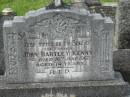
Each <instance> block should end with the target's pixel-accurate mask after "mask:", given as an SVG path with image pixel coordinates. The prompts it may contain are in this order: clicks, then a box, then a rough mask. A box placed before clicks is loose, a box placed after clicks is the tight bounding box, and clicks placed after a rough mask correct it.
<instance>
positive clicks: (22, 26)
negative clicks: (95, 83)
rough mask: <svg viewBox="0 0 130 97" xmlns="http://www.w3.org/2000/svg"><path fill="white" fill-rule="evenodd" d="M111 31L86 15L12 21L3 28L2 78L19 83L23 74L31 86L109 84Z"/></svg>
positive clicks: (56, 13) (105, 22)
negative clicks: (85, 82)
mask: <svg viewBox="0 0 130 97" xmlns="http://www.w3.org/2000/svg"><path fill="white" fill-rule="evenodd" d="M93 17H94V18H93ZM83 20H84V21H83ZM91 25H93V26H91ZM112 27H113V23H112V21H111V20H110V18H103V17H102V16H101V15H100V14H94V15H91V14H90V13H89V12H88V11H87V10H81V12H80V13H78V11H75V10H74V11H73V10H49V11H43V12H41V13H40V14H39V13H38V12H36V13H33V12H32V13H28V15H26V16H25V17H15V18H14V20H13V21H7V22H5V24H4V41H5V50H6V53H5V55H6V60H5V62H6V68H7V70H6V71H7V76H8V77H9V78H10V80H11V79H12V77H15V78H17V79H18V81H20V79H24V78H22V76H23V77H24V73H21V72H25V70H26V69H27V73H28V74H29V77H27V78H29V79H28V80H30V81H32V82H39V81H40V82H41V81H42V82H46V81H72V80H73V81H81V80H107V79H113V78H114V71H113V66H112V44H111V43H112V32H113V28H112ZM17 33H18V35H17ZM26 67H28V68H26ZM22 69H23V70H22ZM20 75H21V76H20Z"/></svg>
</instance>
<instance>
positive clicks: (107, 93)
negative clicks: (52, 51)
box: [0, 81, 130, 97]
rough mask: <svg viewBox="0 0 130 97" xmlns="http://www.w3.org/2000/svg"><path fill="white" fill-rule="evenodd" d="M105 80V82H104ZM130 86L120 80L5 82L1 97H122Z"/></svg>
mask: <svg viewBox="0 0 130 97" xmlns="http://www.w3.org/2000/svg"><path fill="white" fill-rule="evenodd" d="M106 82H107V83H106ZM129 91H130V88H129V86H128V84H127V83H124V82H122V81H88V82H83V81H82V82H64V83H63V82H62V83H61V82H58V83H44V84H43V83H42V84H41V83H35V84H29V83H28V84H25V83H24V84H8V85H7V84H6V85H5V86H4V85H3V87H2V86H1V89H0V96H1V97H124V96H127V95H130V93H129Z"/></svg>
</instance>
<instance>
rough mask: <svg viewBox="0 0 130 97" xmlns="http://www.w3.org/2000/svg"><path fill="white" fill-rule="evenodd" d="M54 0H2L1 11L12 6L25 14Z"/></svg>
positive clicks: (69, 1) (19, 13) (109, 0)
mask: <svg viewBox="0 0 130 97" xmlns="http://www.w3.org/2000/svg"><path fill="white" fill-rule="evenodd" d="M64 1H65V2H66V3H67V4H69V3H71V0H64ZM117 1H118V0H101V2H103V3H104V2H117ZM51 2H52V0H0V12H1V11H2V10H3V9H4V8H6V7H10V8H12V9H13V10H14V11H15V12H16V13H17V15H24V14H25V13H26V12H28V11H29V10H32V9H34V10H35V9H38V8H41V7H43V6H47V5H48V4H50V3H51Z"/></svg>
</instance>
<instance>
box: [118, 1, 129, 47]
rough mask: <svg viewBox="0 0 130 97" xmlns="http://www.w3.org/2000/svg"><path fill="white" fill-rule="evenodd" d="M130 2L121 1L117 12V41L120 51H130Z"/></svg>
mask: <svg viewBox="0 0 130 97" xmlns="http://www.w3.org/2000/svg"><path fill="white" fill-rule="evenodd" d="M129 27H130V0H120V1H119V6H118V10H117V27H116V36H117V37H118V38H117V39H116V41H117V44H118V48H119V49H130V28H129Z"/></svg>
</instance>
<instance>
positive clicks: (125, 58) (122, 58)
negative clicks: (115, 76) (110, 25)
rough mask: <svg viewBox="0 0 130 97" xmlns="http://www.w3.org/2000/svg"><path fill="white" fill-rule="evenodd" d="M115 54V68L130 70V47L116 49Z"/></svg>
mask: <svg viewBox="0 0 130 97" xmlns="http://www.w3.org/2000/svg"><path fill="white" fill-rule="evenodd" d="M113 56H114V57H113V62H114V63H113V64H114V68H115V70H119V71H130V49H119V50H116V51H114V54H113Z"/></svg>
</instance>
